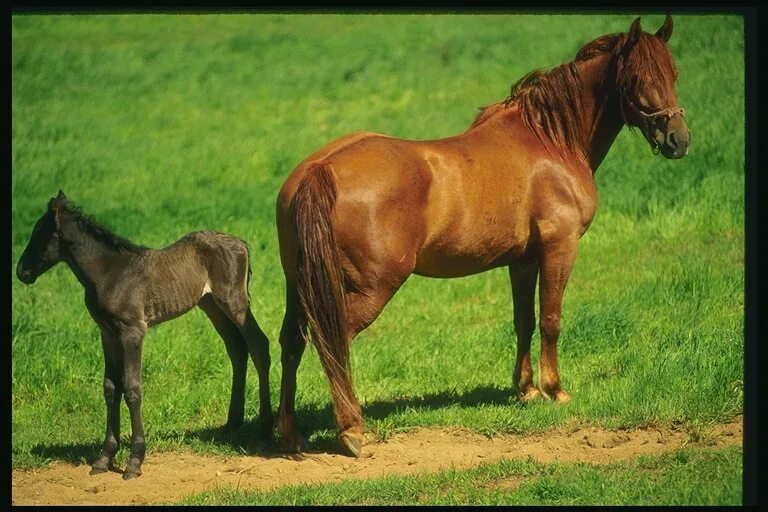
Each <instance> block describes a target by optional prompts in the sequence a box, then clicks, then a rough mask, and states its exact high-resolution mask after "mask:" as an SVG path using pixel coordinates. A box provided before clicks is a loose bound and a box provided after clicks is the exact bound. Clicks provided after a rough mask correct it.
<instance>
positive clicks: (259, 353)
mask: <svg viewBox="0 0 768 512" xmlns="http://www.w3.org/2000/svg"><path fill="white" fill-rule="evenodd" d="M240 332H241V334H242V335H243V338H244V339H245V342H246V344H247V345H248V351H249V352H250V353H251V359H252V360H253V364H254V365H255V366H256V373H258V375H259V423H260V424H261V433H262V436H264V437H271V436H272V426H273V425H274V418H273V417H272V406H271V405H270V395H269V366H270V358H269V339H267V335H266V334H264V331H262V330H261V327H259V323H258V322H257V321H256V319H255V318H254V317H253V314H252V313H251V308H250V307H246V310H245V321H244V323H243V324H242V327H240Z"/></svg>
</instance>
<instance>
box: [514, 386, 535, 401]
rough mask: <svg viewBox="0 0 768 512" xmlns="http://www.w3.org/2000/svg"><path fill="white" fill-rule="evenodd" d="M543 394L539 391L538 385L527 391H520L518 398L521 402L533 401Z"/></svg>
mask: <svg viewBox="0 0 768 512" xmlns="http://www.w3.org/2000/svg"><path fill="white" fill-rule="evenodd" d="M540 396H541V393H540V392H539V390H538V388H536V386H531V387H530V389H528V390H527V391H525V392H523V391H518V393H517V398H518V399H519V400H520V401H521V402H533V401H534V400H536V399H537V398H539V397H540Z"/></svg>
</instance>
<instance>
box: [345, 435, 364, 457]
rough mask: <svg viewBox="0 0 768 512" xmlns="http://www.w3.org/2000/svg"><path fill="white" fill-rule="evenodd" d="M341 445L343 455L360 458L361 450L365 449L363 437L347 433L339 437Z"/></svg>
mask: <svg viewBox="0 0 768 512" xmlns="http://www.w3.org/2000/svg"><path fill="white" fill-rule="evenodd" d="M339 444H340V445H341V449H342V454H343V455H348V456H350V457H355V458H359V457H360V453H361V449H362V447H363V438H362V437H361V436H358V435H354V434H351V433H348V432H345V433H343V434H341V435H339Z"/></svg>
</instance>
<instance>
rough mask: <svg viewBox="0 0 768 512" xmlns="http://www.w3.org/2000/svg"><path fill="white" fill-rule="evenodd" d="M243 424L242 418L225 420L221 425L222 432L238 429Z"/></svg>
mask: <svg viewBox="0 0 768 512" xmlns="http://www.w3.org/2000/svg"><path fill="white" fill-rule="evenodd" d="M242 426H243V420H242V419H240V420H232V421H227V422H226V423H225V424H223V425H222V426H221V431H222V432H234V431H235V430H237V429H239V428H240V427H242Z"/></svg>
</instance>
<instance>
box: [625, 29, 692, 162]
mask: <svg viewBox="0 0 768 512" xmlns="http://www.w3.org/2000/svg"><path fill="white" fill-rule="evenodd" d="M641 34H642V29H641V28H640V18H637V19H636V20H635V21H634V22H633V23H632V26H631V28H630V30H629V34H628V37H627V52H626V53H627V54H626V55H625V56H624V59H625V61H627V60H629V53H630V52H632V51H633V49H635V48H633V47H635V46H637V43H638V41H639V40H640V37H641ZM671 35H672V17H671V16H667V19H666V20H665V22H664V25H662V26H661V28H659V30H658V31H656V34H655V35H653V36H651V35H648V34H645V35H643V37H656V38H660V39H661V41H663V43H664V47H663V51H665V52H666V51H667V50H666V46H665V45H666V42H667V41H668V40H669V38H670V36H671ZM656 46H658V45H656ZM659 48H662V47H661V46H659ZM662 58H669V56H668V55H659V59H662ZM670 62H671V60H670ZM674 80H675V76H674V75H673V74H672V73H667V74H661V75H659V76H655V77H654V78H653V80H649V79H647V78H646V79H645V80H644V81H643V83H644V84H645V85H644V87H642V89H641V90H640V91H639V92H635V93H634V94H633V93H631V92H630V91H628V90H627V88H622V87H619V108H620V109H621V114H622V116H623V118H624V121H625V122H626V123H627V124H629V125H631V126H635V127H637V128H640V130H641V131H642V132H643V135H644V136H645V138H646V140H647V141H648V144H650V146H651V149H652V150H653V152H654V153H659V152H661V154H662V155H664V156H665V157H667V158H682V157H684V156H685V155H687V154H688V146H689V144H690V140H691V132H690V130H689V129H688V126H687V125H686V123H685V119H684V116H685V111H684V110H683V109H682V108H680V107H678V106H677V96H676V95H675V86H674V85H675V84H674Z"/></svg>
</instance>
